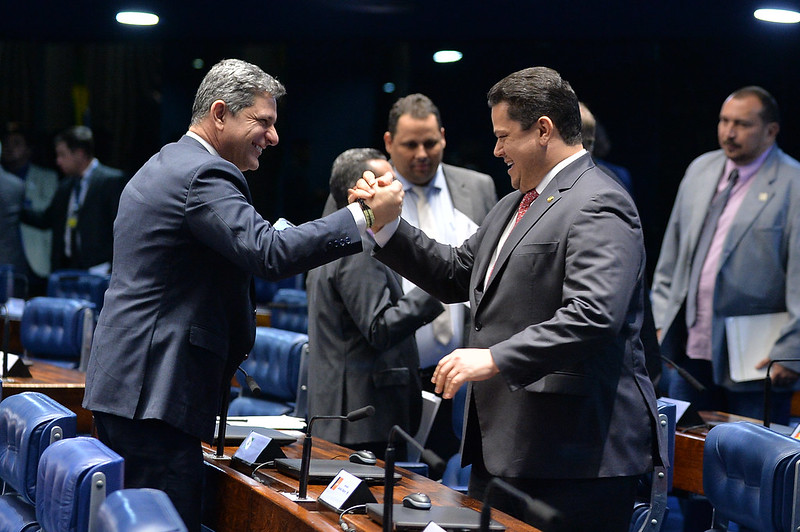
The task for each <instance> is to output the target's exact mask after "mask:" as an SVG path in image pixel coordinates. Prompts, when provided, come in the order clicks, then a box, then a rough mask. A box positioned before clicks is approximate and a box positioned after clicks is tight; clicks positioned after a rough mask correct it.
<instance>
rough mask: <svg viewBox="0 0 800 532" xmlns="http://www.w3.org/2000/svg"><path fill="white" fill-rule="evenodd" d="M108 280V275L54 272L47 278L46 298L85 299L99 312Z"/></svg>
mask: <svg viewBox="0 0 800 532" xmlns="http://www.w3.org/2000/svg"><path fill="white" fill-rule="evenodd" d="M110 280H111V276H110V275H105V274H99V273H90V272H88V271H86V270H59V271H55V272H53V273H51V274H50V276H49V277H48V278H47V296H48V297H66V298H70V299H85V300H86V301H91V302H92V303H94V306H95V308H96V309H97V311H98V312H100V309H101V308H103V298H104V297H105V293H106V290H107V289H108V283H109V281H110Z"/></svg>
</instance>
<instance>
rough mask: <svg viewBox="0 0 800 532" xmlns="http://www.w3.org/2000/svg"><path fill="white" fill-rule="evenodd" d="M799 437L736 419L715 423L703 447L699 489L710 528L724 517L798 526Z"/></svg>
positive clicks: (761, 525) (757, 526) (778, 527)
mask: <svg viewBox="0 0 800 532" xmlns="http://www.w3.org/2000/svg"><path fill="white" fill-rule="evenodd" d="M798 464H800V441H797V440H795V439H793V438H790V437H788V436H784V435H782V434H779V433H777V432H775V431H773V430H770V429H768V428H766V427H763V426H761V425H756V424H754V423H749V422H745V421H740V422H736V423H724V424H721V425H717V426H715V427H713V428H712V429H711V430H710V431H709V432H708V435H707V436H706V441H705V444H704V447H703V491H704V492H705V495H706V497H708V500H709V502H710V503H711V505H712V506H713V507H714V521H715V522H714V523H713V526H714V527H715V528H713V529H712V530H722V529H723V528H716V527H717V526H719V527H724V526H725V525H726V523H727V522H728V521H733V522H735V523H737V524H738V525H739V526H740V527H747V528H750V529H754V530H763V531H776V532H788V531H790V530H797V527H798V526H799V525H800V517H798V516H797V515H796V514H797V513H798V512H797V506H798V486H797V474H798Z"/></svg>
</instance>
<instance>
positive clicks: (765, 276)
mask: <svg viewBox="0 0 800 532" xmlns="http://www.w3.org/2000/svg"><path fill="white" fill-rule="evenodd" d="M725 160H726V157H725V153H724V152H723V151H722V150H716V151H713V152H709V153H706V154H704V155H701V156H700V157H698V158H697V159H695V160H694V161H693V162H692V164H690V165H689V168H688V169H687V170H686V175H685V176H684V178H683V181H682V182H681V185H680V187H679V189H678V195H677V197H676V199H675V204H674V206H673V208H672V214H671V215H670V219H669V224H668V225H667V230H666V233H665V234H664V242H663V244H662V246H661V253H660V255H659V258H658V264H657V265H656V271H655V275H654V277H653V285H652V295H651V297H652V301H653V315H654V317H655V321H656V327H658V328H660V329H661V330H662V337H661V349H662V352H663V353H664V354H665V355H666V356H668V357H670V358H672V359H674V360H675V361H676V362H678V363H680V359H681V358H683V357H685V356H686V351H685V347H686V323H685V321H686V320H685V317H684V305H685V303H686V296H687V292H688V290H689V270H690V268H691V262H692V257H693V255H694V250H695V247H696V246H697V240H698V238H699V236H700V231H701V229H702V226H703V220H704V217H705V215H706V212H707V210H708V206H709V204H710V202H711V198H712V197H713V195H714V191H715V189H716V186H717V182H718V181H719V178H720V176H721V175H722V171H723V168H724V165H725ZM752 179H753V180H754V182H753V184H752V186H751V188H750V190H749V191H748V193H747V196H746V197H745V198H744V201H743V202H742V205H741V207H740V208H739V211H738V212H737V213H736V216H735V218H734V221H733V225H732V226H731V229H730V232H729V233H728V236H727V238H726V240H725V243H724V247H723V252H722V256H721V257H720V265H719V273H718V274H717V280H716V284H715V287H714V302H713V309H714V316H713V319H712V325H711V327H712V356H713V359H712V360H713V368H714V381H715V382H716V383H717V384H721V385H725V386H728V387H730V388H732V389H737V390H747V389H753V390H757V389H761V388H762V384H761V383H760V382H758V381H754V382H749V383H738V384H737V383H733V382H732V381H731V380H730V374H729V371H728V354H727V350H726V346H725V344H726V342H725V324H724V319H725V317H727V316H740V315H750V314H767V313H773V312H783V311H787V310H788V312H789V313H790V315H791V321H790V323H789V324H787V325H786V327H785V328H784V329H783V331H782V332H781V336H780V338H779V340H778V342H777V343H776V344H775V347H773V348H772V351H771V352H770V358H787V357H800V321H798V318H800V163H798V162H797V161H796V160H794V159H793V158H791V157H789V156H788V155H786V154H785V153H783V152H782V151H781V150H780V149H779V148H778V147H777V146H775V147H774V148H773V150H772V153H770V154H769V155H768V156H767V159H766V160H765V161H764V164H763V166H762V167H761V168H760V169H759V170H758V172H757V173H756V174H755V175H754V176H753V177H752ZM787 366H789V367H791V368H796V370H797V371H800V365H796V364H795V365H793V364H787Z"/></svg>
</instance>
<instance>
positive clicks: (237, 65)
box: [191, 59, 286, 125]
mask: <svg viewBox="0 0 800 532" xmlns="http://www.w3.org/2000/svg"><path fill="white" fill-rule="evenodd" d="M264 93H266V94H269V95H270V96H272V97H273V98H275V99H276V100H277V99H278V98H280V97H281V96H283V95H284V94H286V88H285V87H284V86H283V85H281V83H280V82H279V81H278V80H277V79H275V78H273V77H272V76H270V75H269V74H267V73H266V72H264V71H263V70H261V69H260V68H259V67H257V66H256V65H253V64H251V63H248V62H246V61H242V60H240V59H223V60H222V61H220V62H219V63H217V64H216V65H214V66H213V67H211V70H209V71H208V74H206V76H205V77H204V78H203V81H201V82H200V87H198V89H197V94H196V95H195V97H194V104H193V105H192V122H191V125H196V124H198V123H200V121H202V120H203V119H204V118H205V117H206V116H207V115H208V113H209V111H210V110H211V104H213V103H214V102H215V101H217V100H222V101H223V102H225V104H226V105H227V106H228V109H230V111H231V113H233V114H234V115H235V114H236V113H238V112H239V111H241V110H242V109H245V108H247V107H250V106H251V105H253V103H254V102H255V98H256V96H260V95H263V94H264Z"/></svg>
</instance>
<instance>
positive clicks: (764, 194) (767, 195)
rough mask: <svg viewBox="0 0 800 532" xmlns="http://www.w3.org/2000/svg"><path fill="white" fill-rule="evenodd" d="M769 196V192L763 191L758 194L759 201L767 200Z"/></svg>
mask: <svg viewBox="0 0 800 532" xmlns="http://www.w3.org/2000/svg"><path fill="white" fill-rule="evenodd" d="M768 197H769V194H767V193H766V192H761V193H759V195H758V200H759V201H767V198H768Z"/></svg>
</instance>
